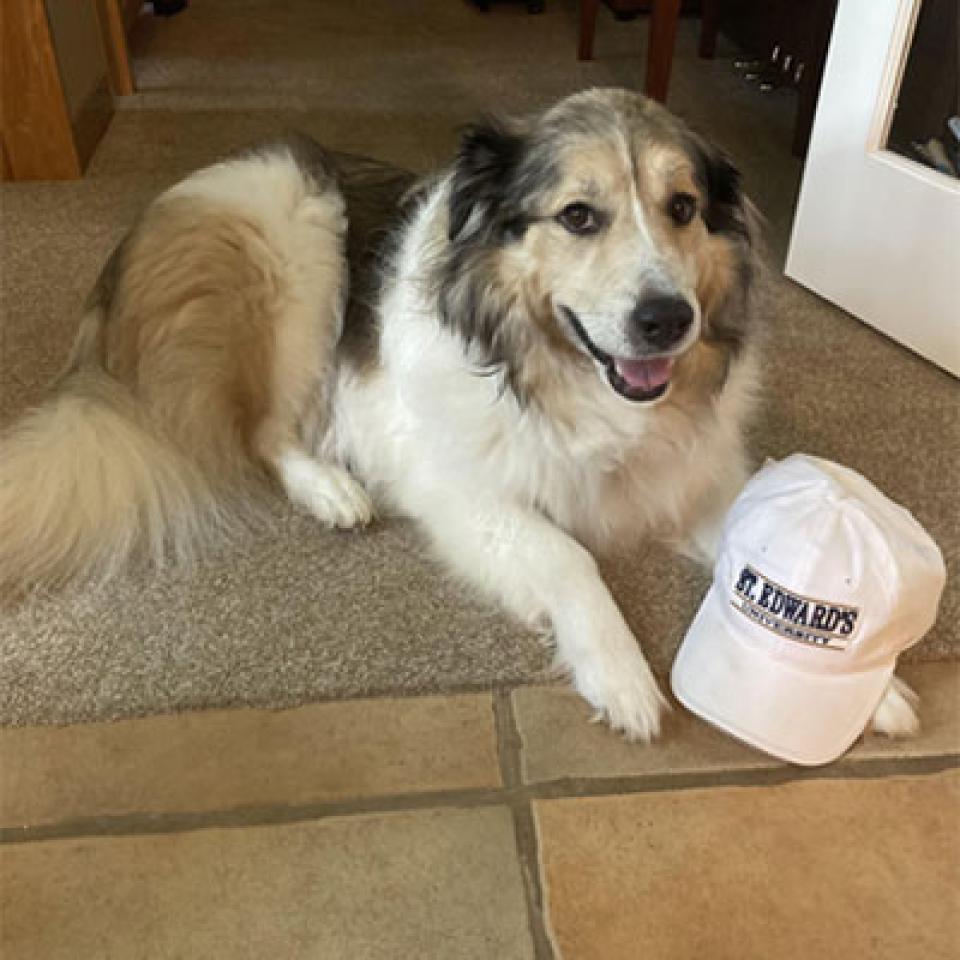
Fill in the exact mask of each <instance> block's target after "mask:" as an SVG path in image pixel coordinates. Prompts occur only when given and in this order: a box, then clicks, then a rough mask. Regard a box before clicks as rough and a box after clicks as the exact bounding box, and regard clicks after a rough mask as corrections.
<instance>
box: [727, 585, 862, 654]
mask: <svg viewBox="0 0 960 960" xmlns="http://www.w3.org/2000/svg"><path fill="white" fill-rule="evenodd" d="M730 602H731V604H732V605H733V607H734V609H735V610H739V611H740V613H742V614H743V615H744V616H745V617H747V618H748V619H750V620H753V621H754V622H756V623H759V624H760V625H761V626H762V627H766V628H767V629H768V630H771V631H772V632H773V633H776V634H778V635H779V636H781V637H785V638H786V639H787V640H796V641H798V642H800V643H808V644H811V645H813V646H817V647H826V648H827V649H828V650H846V648H847V644H848V643H849V641H850V635H851V634H852V633H853V628H854V627H855V626H856V623H857V617H858V616H859V614H860V611H859V609H858V608H857V607H847V606H843V605H842V604H837V603H829V602H827V601H825V600H816V599H813V598H811V597H804V596H800V595H799V594H796V593H792V592H791V591H789V590H787V589H786V588H785V587H782V586H781V585H780V584H779V583H776V582H774V581H773V580H769V579H768V578H767V577H765V576H764V575H763V574H762V573H759V572H758V571H757V570H754V568H753V567H751V566H745V567H744V568H743V569H742V570H741V571H740V575H739V577H738V578H737V582H736V584H734V588H733V599H732V600H731V601H730Z"/></svg>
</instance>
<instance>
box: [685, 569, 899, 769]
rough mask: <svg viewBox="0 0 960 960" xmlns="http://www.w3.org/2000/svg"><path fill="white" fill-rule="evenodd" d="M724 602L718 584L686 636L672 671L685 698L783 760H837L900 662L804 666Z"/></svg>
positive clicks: (693, 707)
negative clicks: (763, 639)
mask: <svg viewBox="0 0 960 960" xmlns="http://www.w3.org/2000/svg"><path fill="white" fill-rule="evenodd" d="M723 602H724V600H723V597H722V596H721V595H720V594H719V593H718V592H717V590H716V587H711V588H710V592H709V593H708V594H707V597H706V599H705V600H704V602H703V604H702V605H701V607H700V611H699V613H698V614H697V616H696V618H695V619H694V621H693V624H692V625H691V627H690V630H689V631H688V633H687V635H686V637H685V638H684V641H683V644H682V645H681V647H680V651H679V653H678V654H677V658H676V660H675V661H674V664H673V670H672V671H671V675H670V683H671V686H672V687H673V692H674V693H675V694H676V697H677V699H678V700H679V701H680V702H681V703H682V704H683V705H684V706H685V707H687V709H689V710H692V711H693V712H694V713H696V714H699V715H700V716H701V717H703V718H704V719H705V720H708V721H709V722H710V723H712V724H714V725H715V726H717V727H719V728H720V729H722V730H724V731H725V732H727V733H729V734H731V735H732V736H734V737H736V738H737V739H738V740H742V741H744V742H745V743H748V744H750V745H751V746H754V747H758V748H759V749H760V750H764V751H765V752H767V753H770V754H773V755H774V756H776V757H779V758H781V759H783V760H789V761H790V762H791V763H797V764H802V765H804V766H818V765H820V764H823V763H829V762H830V761H831V760H836V759H837V757H839V756H841V755H842V754H843V753H845V752H846V751H847V750H848V749H849V748H850V746H851V745H852V744H853V743H854V741H855V740H856V739H857V737H859V736H860V734H861V733H862V732H863V730H864V728H865V727H866V725H867V723H868V721H869V720H870V717H871V716H872V714H873V712H874V710H876V708H877V704H879V702H880V698H881V697H882V695H883V692H884V690H885V689H886V686H887V684H888V683H889V681H890V677H891V675H892V674H893V668H894V664H893V663H890V664H884V665H883V666H881V667H878V668H876V669H874V670H871V671H867V672H860V673H854V674H849V673H848V674H844V673H841V672H837V673H835V674H831V673H826V672H824V673H816V674H814V673H809V672H806V671H803V670H801V669H798V668H797V667H795V666H794V665H792V664H790V663H788V662H786V661H784V660H782V659H781V660H778V659H776V658H775V656H774V654H773V652H772V651H765V650H763V649H762V648H758V647H754V646H753V645H751V644H749V643H748V642H746V641H744V640H743V639H742V638H741V637H740V636H738V634H737V632H736V631H735V630H734V629H733V627H732V626H731V625H730V622H729V615H728V614H727V612H726V611H725V610H724V609H723V607H722V606H721V605H722V604H723ZM788 642H789V641H788ZM824 655H826V656H829V655H830V654H828V653H827V652H826V651H824Z"/></svg>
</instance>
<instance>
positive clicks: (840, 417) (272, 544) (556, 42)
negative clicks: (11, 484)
mask: <svg viewBox="0 0 960 960" xmlns="http://www.w3.org/2000/svg"><path fill="white" fill-rule="evenodd" d="M547 7H548V10H547V12H546V13H545V14H544V15H542V16H539V17H530V16H527V14H526V13H525V12H524V9H523V5H522V4H520V5H517V4H511V3H498V4H495V5H494V7H493V10H492V11H491V12H490V13H489V14H487V15H482V14H479V13H477V12H476V11H475V10H474V9H473V8H472V7H471V6H470V5H469V4H467V3H466V2H461V0H420V2H414V0H405V2H404V3H397V2H395V0H366V2H364V3H362V4H343V3H340V2H336V0H289V2H285V3H283V4H277V3H274V2H271V0H245V2H244V0H193V2H192V3H191V5H190V8H189V9H188V11H186V12H185V13H183V14H181V15H180V16H178V17H175V18H173V19H170V20H153V19H150V18H147V19H146V20H145V21H144V22H143V24H142V29H141V30H140V32H139V34H138V36H137V38H136V41H135V53H136V71H137V76H138V82H139V85H140V92H139V93H138V94H137V95H136V96H135V97H133V98H131V99H130V100H129V101H127V102H125V103H124V104H123V105H122V107H121V109H120V111H119V112H118V113H117V115H116V117H115V118H114V120H113V123H112V125H111V127H110V129H109V131H108V133H107V135H106V137H105V139H104V140H103V142H102V143H101V145H100V147H99V149H98V151H97V154H96V156H95V158H94V160H93V163H92V165H91V167H90V169H89V171H88V175H87V177H86V178H85V179H84V180H83V181H81V182H79V183H67V184H25V185H6V186H4V188H3V190H2V194H0V196H2V206H3V209H2V212H3V227H4V229H3V260H2V267H3V276H2V307H3V314H2V328H0V329H2V351H3V352H2V379H0V391H2V393H0V417H2V419H3V421H4V422H6V421H7V420H8V419H9V418H10V417H12V416H14V415H16V413H17V412H18V411H20V410H22V409H23V408H24V407H25V406H27V405H28V404H30V403H32V402H35V401H37V400H38V399H39V398H40V397H41V396H42V394H43V389H44V385H45V384H46V383H47V382H48V381H49V379H50V377H52V376H53V375H54V374H55V372H56V371H57V369H58V367H59V365H60V363H61V362H62V360H63V358H64V356H65V354H66V351H67V349H68V346H69V344H70V342H71V338H72V335H73V329H74V325H75V321H76V317H77V311H78V308H79V305H80V302H81V299H82V298H83V296H84V294H85V293H86V291H87V289H88V288H89V286H90V284H91V283H92V282H93V280H94V278H95V276H96V274H97V271H98V268H99V265H100V263H101V262H102V260H103V258H104V257H105V256H106V254H107V253H108V252H109V250H110V248H111V246H112V244H113V243H114V242H115V241H116V240H117V239H118V238H119V237H120V235H121V234H122V232H123V230H124V226H125V224H126V223H127V222H128V221H129V219H130V217H131V216H132V215H133V213H134V211H136V210H137V208H138V207H139V206H140V205H141V204H143V203H144V202H145V201H146V200H147V199H148V198H149V197H151V196H152V195H153V194H154V193H155V192H156V191H157V190H159V189H160V188H162V187H164V186H166V185H168V184H169V183H171V182H172V181H174V180H175V179H177V178H178V177H180V176H181V175H183V174H184V173H186V172H187V171H189V170H191V169H193V168H194V167H196V166H198V165H200V164H203V163H206V162H208V161H211V160H213V159H215V158H216V157H218V156H220V155H221V154H222V153H224V152H225V151H227V150H229V149H232V148H234V147H237V146H240V145H243V144H246V143H249V142H251V141H254V140H257V139H259V138H263V137H267V136H270V135H272V134H274V133H277V132H278V131H281V130H283V129H285V128H289V127H300V128H303V129H305V130H307V131H309V132H310V133H312V134H314V135H315V136H317V137H319V138H320V139H322V140H324V141H325V142H326V143H328V144H330V145H331V146H333V147H336V148H338V149H343V150H355V151H362V152H367V153H372V154H375V155H378V156H381V157H383V158H385V159H389V160H392V161H394V162H396V163H400V164H403V165H407V166H410V167H412V168H414V169H417V170H426V169H429V168H430V167H431V166H433V165H435V164H437V163H441V162H444V161H445V160H446V159H447V158H448V157H449V156H450V153H451V150H452V149H453V147H454V145H455V142H456V139H455V138H456V128H457V126H458V125H460V124H462V123H464V122H466V121H468V120H470V119H471V118H472V117H474V116H475V115H476V114H478V113H480V112H483V111H490V110H494V111H496V110H500V111H523V110H526V109H530V108H534V107H538V106H541V105H544V104H546V103H549V102H550V101H552V100H554V99H556V98H557V97H559V96H562V95H564V94H566V93H568V92H571V91H573V90H576V89H579V88H581V87H583V86H585V85H595V84H622V85H628V86H631V87H635V88H639V87H640V86H641V84H642V78H643V69H644V59H643V49H644V47H645V43H646V23H645V22H644V21H642V20H641V21H635V22H633V23H628V24H621V23H616V22H615V21H614V20H613V19H612V17H610V16H609V14H607V13H606V12H602V13H601V18H600V24H599V30H598V36H597V44H596V52H597V60H596V61H595V62H593V63H591V64H579V63H577V61H576V60H575V57H574V50H575V46H576V3H575V2H574V0H548V3H547ZM695 41H696V25H695V23H693V22H689V21H687V22H684V23H683V24H682V25H681V32H680V38H679V42H678V51H677V61H676V64H675V73H674V78H673V85H672V89H671V97H670V105H671V106H672V107H673V108H674V109H676V110H677V111H678V112H680V113H682V114H684V115H685V116H687V117H688V118H689V119H690V120H692V121H693V122H694V123H695V124H696V125H698V126H699V127H701V128H702V129H703V130H704V131H705V132H706V133H708V134H709V135H710V136H712V137H713V138H715V139H716V140H718V141H719V142H721V143H722V144H724V145H725V146H726V147H727V148H728V150H729V151H730V152H731V153H732V154H733V155H734V156H735V157H736V159H737V161H738V163H739V165H740V166H741V168H742V169H743V171H744V174H745V177H746V182H747V185H748V188H749V190H750V192H751V193H752V195H753V196H754V197H755V199H756V200H757V202H758V203H759V205H760V206H761V208H762V209H763V210H764V211H765V213H766V215H767V217H768V218H769V221H770V245H771V257H772V259H773V261H774V263H775V265H776V264H779V263H780V262H782V257H783V252H784V250H785V245H786V237H787V233H788V229H789V223H790V217H791V212H792V205H793V201H794V197H795V193H796V188H797V183H798V179H799V173H800V165H799V163H798V162H797V161H795V160H794V159H793V158H791V156H790V155H789V143H790V135H791V124H792V110H793V101H792V100H791V99H790V97H789V96H788V95H786V94H773V95H770V96H766V97H765V96H763V95H761V94H759V93H757V92H756V91H755V90H752V89H750V88H748V87H746V86H745V85H743V84H742V83H741V82H740V80H739V79H738V78H736V77H735V76H734V74H733V71H732V69H731V66H730V62H729V55H730V54H731V53H732V51H729V50H727V51H723V50H721V57H720V58H718V59H717V60H716V61H714V62H705V61H700V60H698V59H697V58H696V56H695ZM724 52H725V53H726V54H727V56H726V57H724V56H723V54H724ZM767 325H768V327H769V329H770V333H771V335H770V337H769V346H768V349H767V357H766V363H765V376H766V398H765V402H764V405H763V408H762V411H761V414H760V417H759V420H758V422H757V424H756V426H755V428H754V429H753V432H752V451H753V453H754V454H755V456H756V458H757V460H758V461H759V460H760V459H762V458H763V457H766V456H774V457H777V456H782V455H785V454H788V453H790V452H793V451H796V450H803V451H807V452H810V453H814V454H818V455H821V456H826V457H830V458H832V459H835V460H839V461H841V462H844V463H847V464H849V465H851V466H853V467H855V468H856V469H858V470H861V471H862V472H864V473H865V474H866V475H867V476H869V477H870V478H872V479H873V480H874V481H875V482H876V483H877V484H878V485H880V486H881V487H882V488H883V489H885V490H886V491H887V492H888V493H889V494H890V495H891V496H893V497H895V498H896V499H898V500H900V501H901V502H903V503H904V504H906V505H907V506H908V507H909V508H910V509H911V510H912V511H913V512H914V513H915V514H916V516H917V517H918V518H919V519H920V520H921V521H922V522H923V523H924V524H926V525H927V527H928V528H929V529H930V531H931V532H932V533H933V535H934V536H935V538H936V539H937V540H938V541H939V543H940V544H941V546H942V547H943V549H944V551H945V552H946V553H947V554H948V557H949V560H950V568H951V574H952V577H953V578H955V577H956V574H957V567H958V553H960V513H958V511H957V508H956V497H955V493H954V488H955V487H956V486H957V480H958V476H960V422H958V415H957V414H958V399H960V397H958V391H957V384H956V381H954V380H953V379H951V378H950V377H949V376H947V375H946V374H944V373H942V372H941V371H939V370H937V369H936V368H934V367H933V366H931V365H930V364H927V363H925V362H923V361H921V360H919V359H918V358H916V357H915V356H913V355H912V354H910V353H909V352H907V351H906V350H904V349H902V348H900V347H898V346H897V345H895V344H893V343H891V342H890V341H888V340H887V339H885V338H884V337H882V336H881V335H879V334H877V333H875V332H874V331H872V330H870V329H869V328H868V327H866V326H864V325H862V324H860V323H859V322H857V321H855V320H853V319H852V318H850V317H848V316H846V315H845V314H844V313H842V312H841V311H839V310H836V309H834V308H832V307H831V306H829V305H828V304H825V303H824V302H823V301H821V300H819V299H818V298H817V297H815V296H813V295H812V294H810V293H808V292H806V291H805V290H803V289H801V288H799V287H796V286H795V285H793V284H791V283H789V282H787V281H785V280H782V279H775V281H774V284H773V290H772V294H771V299H770V308H769V316H768V318H767ZM606 567H607V569H608V573H609V577H610V581H611V583H612V585H613V587H614V590H615V592H616V594H617V597H618V599H619V601H620V602H621V604H622V606H623V607H624V609H625V611H626V613H627V616H628V619H629V620H630V621H631V623H632V624H633V626H634V628H635V630H636V633H637V635H638V637H639V638H640V640H641V642H642V643H643V645H644V648H645V649H646V650H647V652H648V654H649V655H650V657H651V659H652V661H653V662H654V664H655V665H656V667H657V668H658V669H659V670H660V671H663V670H665V669H666V668H667V666H668V664H669V662H670V658H671V657H672V654H673V651H674V650H675V648H676V645H677V643H678V642H679V640H680V638H681V637H682V635H683V632H684V630H685V628H686V626H687V624H688V623H689V621H690V619H691V617H692V616H693V614H694V612H695V610H696V607H697V603H698V599H699V596H700V594H701V592H702V590H703V589H704V587H705V586H706V583H707V578H706V577H705V575H704V574H703V573H702V572H700V571H699V570H697V569H695V568H693V567H692V566H691V565H690V564H688V563H686V562H685V561H682V560H679V559H676V558H673V557H672V556H663V555H662V554H661V551H660V550H659V549H658V548H655V547H651V548H649V549H643V550H641V551H640V552H638V553H637V554H636V555H635V556H630V557H622V558H618V559H616V560H614V561H610V562H608V563H607V564H606ZM663 570H667V571H669V575H668V576H667V577H666V578H664V576H663ZM958 615H960V596H958V592H957V591H956V590H954V589H953V587H950V588H948V592H947V595H946V597H945V599H944V603H943V608H942V613H941V617H940V621H939V623H938V625H937V626H936V628H935V629H934V630H933V631H932V632H931V634H930V635H929V637H928V638H927V640H925V641H924V643H923V644H922V645H921V646H920V647H918V648H916V649H915V650H914V651H912V653H911V657H913V658H927V659H930V658H943V657H951V656H956V655H957V654H958V653H960V638H958V636H957V628H956V623H957V620H958ZM547 662H548V657H547V655H546V654H545V652H544V651H543V649H542V648H541V646H540V644H539V642H538V641H537V639H536V638H535V637H533V636H531V635H530V634H528V633H526V632H524V631H523V630H521V629H520V628H518V627H516V626H515V625H513V624H512V623H510V622H508V621H507V620H506V619H504V618H502V617H501V616H499V615H498V614H497V613H496V611H494V610H492V609H490V608H489V607H487V606H486V605H484V604H483V603H481V602H479V601H477V600H476V599H475V598H474V597H473V596H472V595H471V594H470V593H469V592H468V591H467V590H465V589H464V588H463V587H461V586H460V585H458V584H456V583H454V582H452V581H450V580H448V579H447V578H446V577H445V576H444V574H443V572H442V570H441V569H440V568H438V567H437V566H436V565H435V564H434V563H433V562H432V561H431V560H430V559H429V558H428V557H427V556H426V553H425V551H424V549H423V545H422V543H421V541H420V540H419V538H418V537H417V535H416V533H415V531H414V530H413V529H412V528H410V527H409V526H408V525H405V524H402V523H389V524H384V525H381V526H378V527H376V528H375V529H373V530H371V531H369V532H366V533H362V534H348V535H343V534H330V533H324V532H322V531H321V530H318V529H317V527H316V526H315V524H313V523H311V522H310V521H309V520H307V519H305V518H302V517H299V516H296V515H295V514H294V513H293V512H292V511H291V510H289V509H288V508H287V507H286V506H285V505H284V504H282V503H280V502H278V503H277V505H276V509H275V511H274V525H273V527H272V528H271V529H270V530H265V531H261V532H259V533H251V534H250V535H248V536H247V537H246V538H244V540H243V541H242V542H241V543H239V544H237V545H236V547H235V548H234V549H230V550H224V551H222V552H221V553H220V554H219V555H217V556H216V557H214V558H213V559H212V560H211V561H210V562H209V563H207V564H205V565H204V566H203V567H202V568H201V569H199V570H194V571H184V570H173V571H169V572H167V573H165V574H163V575H161V576H160V577H158V578H149V579H148V578H138V577H132V578H131V579H129V580H127V581H124V582H121V583H117V584H115V585H114V586H113V587H112V588H110V589H109V590H107V591H105V592H104V593H102V594H99V595H91V594H68V595H65V596H60V597H57V598H54V599H51V600H49V601H47V602H44V603H39V604H37V605H35V606H33V607H31V608H29V609H22V610H20V611H17V612H15V613H14V614H12V615H5V616H3V617H2V618H0V721H2V722H5V723H33V722H60V723H62V722H69V721H75V720H80V719H94V718H105V717H116V716H121V715H130V714H140V713H155V712H163V711H171V710H177V709H185V708H202V707H211V706H231V705H258V706H268V705H290V704H295V703H302V702H307V701H312V700H318V699H323V698H334V697H344V696H354V695H358V694H370V693H384V692H401V693H402V692H408V691H409V692H413V691H425V690H444V689H451V688H467V687H474V686H483V685H488V684H490V683H493V682H497V681H526V680H531V679H535V678H537V676H538V675H539V672H540V671H541V670H542V668H543V667H544V666H546V664H547Z"/></svg>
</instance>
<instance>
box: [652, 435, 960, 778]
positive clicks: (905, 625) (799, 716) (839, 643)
mask: <svg viewBox="0 0 960 960" xmlns="http://www.w3.org/2000/svg"><path fill="white" fill-rule="evenodd" d="M945 580H946V570H945V568H944V564H943V557H942V556H941V553H940V550H939V548H938V547H937V545H936V544H935V543H934V542H933V540H932V539H931V537H930V535H929V534H928V533H927V532H926V531H925V530H924V529H923V527H921V526H920V524H919V523H917V521H916V520H915V519H914V518H913V516H912V515H911V514H910V513H909V512H908V511H906V510H904V509H903V507H900V506H898V505H897V504H896V503H894V502H893V501H891V500H889V499H887V497H885V496H884V495H883V494H882V493H881V492H880V491H879V490H877V488H876V487H874V486H873V484H871V483H870V482H869V481H868V480H865V479H864V478H863V477H861V476H860V475H859V474H858V473H855V472H854V471H853V470H849V469H847V468H846V467H841V466H839V465H838V464H835V463H830V462H829V461H826V460H820V459H817V458H816V457H808V456H804V455H801V454H794V455H793V456H790V457H787V458H786V459H785V460H781V461H779V462H770V463H768V465H767V466H765V467H764V468H763V469H762V470H760V471H759V473H757V474H756V475H755V476H754V477H753V478H752V479H751V480H750V481H749V482H748V483H747V485H746V486H745V487H744V489H743V491H742V492H741V494H740V496H739V497H738V498H737V501H736V502H735V503H734V505H733V507H732V508H731V509H730V512H729V514H728V515H727V518H726V520H725V522H724V529H723V535H722V538H721V542H720V551H719V556H718V559H717V564H716V567H715V568H714V579H713V585H712V586H711V587H710V590H709V592H708V593H707V596H706V597H705V599H704V601H703V605H702V606H701V607H700V611H699V613H698V614H697V616H696V619H695V620H694V621H693V624H692V625H691V627H690V630H689V631H688V632H687V635H686V637H685V639H684V641H683V644H682V645H681V647H680V651H679V653H678V654H677V659H676V660H675V662H674V664H673V671H672V674H671V684H672V686H673V691H674V693H675V694H676V696H677V699H678V700H680V702H681V703H682V704H683V705H684V706H685V707H687V708H688V709H690V710H692V711H693V712H694V713H696V714H699V715H700V716H701V717H703V718H704V719H705V720H708V721H709V722H710V723H712V724H714V725H715V726H717V727H720V728H721V729H722V730H725V731H726V732H727V733H730V734H732V735H733V736H735V737H737V738H738V739H740V740H743V741H745V742H746V743H749V744H751V745H752V746H755V747H759V748H760V749H761V750H765V751H766V752H767V753H771V754H773V755H774V756H777V757H780V758H782V759H784V760H789V761H791V762H793V763H799V764H804V765H810V766H815V765H817V764H821V763H829V762H830V761H831V760H835V759H836V758H837V757H839V756H840V755H841V754H842V753H844V751H846V750H847V749H848V748H849V747H850V746H851V744H853V742H854V741H855V740H856V739H857V737H858V736H859V735H860V734H861V733H862V732H863V730H864V728H865V727H866V725H867V723H868V721H869V720H870V717H871V716H872V714H873V712H874V710H875V709H876V707H877V705H878V704H879V702H880V699H881V697H882V696H883V693H884V691H885V689H886V687H887V684H888V682H889V681H890V677H891V676H892V674H893V668H894V666H895V664H896V659H897V655H898V654H899V653H900V651H901V650H905V649H906V648H907V647H909V646H912V645H913V644H914V643H916V642H917V641H918V640H920V638H921V637H923V635H924V634H925V633H926V632H927V631H928V630H929V629H930V627H931V626H933V623H934V620H935V619H936V616H937V605H938V604H939V602H940V594H941V593H942V591H943V585H944V581H945Z"/></svg>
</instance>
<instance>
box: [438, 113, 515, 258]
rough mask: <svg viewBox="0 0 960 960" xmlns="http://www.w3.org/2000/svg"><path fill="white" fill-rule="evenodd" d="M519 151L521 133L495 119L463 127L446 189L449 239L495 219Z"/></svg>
mask: <svg viewBox="0 0 960 960" xmlns="http://www.w3.org/2000/svg"><path fill="white" fill-rule="evenodd" d="M522 154H523V137H522V135H521V134H519V133H518V132H515V131H513V130H510V129H508V128H507V127H506V126H505V125H504V124H503V123H501V122H499V121H496V120H486V121H484V122H482V123H478V124H474V125H473V126H470V127H467V128H466V130H464V132H463V136H462V138H461V140H460V150H459V152H458V154H457V160H456V164H455V166H454V172H453V183H452V185H451V188H450V209H449V217H450V221H449V236H450V240H451V242H457V241H462V240H464V239H466V238H467V237H469V236H472V235H474V234H478V233H482V232H483V231H484V230H489V228H490V227H491V226H492V224H493V223H494V221H495V220H496V219H498V218H497V213H498V211H499V208H500V207H501V205H502V204H504V203H505V202H506V201H507V199H508V196H509V193H510V186H511V184H512V182H513V178H514V175H515V173H516V171H517V167H518V166H519V163H520V158H521V156H522Z"/></svg>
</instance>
